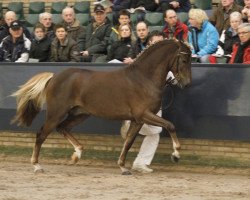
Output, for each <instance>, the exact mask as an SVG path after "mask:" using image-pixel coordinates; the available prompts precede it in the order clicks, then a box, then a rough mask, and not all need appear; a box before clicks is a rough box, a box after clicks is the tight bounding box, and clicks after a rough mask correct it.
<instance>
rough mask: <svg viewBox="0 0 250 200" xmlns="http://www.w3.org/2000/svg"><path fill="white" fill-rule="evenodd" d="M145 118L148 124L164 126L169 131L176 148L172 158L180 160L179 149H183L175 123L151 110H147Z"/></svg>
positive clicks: (175, 160) (174, 160)
mask: <svg viewBox="0 0 250 200" xmlns="http://www.w3.org/2000/svg"><path fill="white" fill-rule="evenodd" d="M143 120H144V121H145V123H147V124H150V125H154V126H161V127H164V128H165V129H166V130H167V131H168V132H169V134H170V137H171V139H172V142H173V149H174V152H173V153H172V155H171V159H172V161H173V162H178V161H179V159H180V153H179V150H180V149H181V145H180V143H179V140H178V138H177V135H176V130H175V126H174V124H173V123H171V122H170V121H168V120H166V119H163V118H161V117H159V116H157V115H155V114H153V113H151V112H145V113H144V116H143Z"/></svg>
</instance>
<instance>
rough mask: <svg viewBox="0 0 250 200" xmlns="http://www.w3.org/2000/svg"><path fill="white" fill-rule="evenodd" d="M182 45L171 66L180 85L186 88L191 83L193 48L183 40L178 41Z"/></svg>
mask: <svg viewBox="0 0 250 200" xmlns="http://www.w3.org/2000/svg"><path fill="white" fill-rule="evenodd" d="M177 42H178V43H179V45H180V47H179V49H178V51H177V55H176V58H175V59H174V63H173V65H172V67H171V71H172V72H173V74H174V76H175V78H176V80H177V81H178V84H177V85H178V86H179V87H180V88H184V87H185V86H187V85H189V84H190V83H191V50H190V48H189V46H188V45H187V44H186V43H184V42H181V41H177Z"/></svg>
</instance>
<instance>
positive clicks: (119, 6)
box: [111, 0, 131, 24]
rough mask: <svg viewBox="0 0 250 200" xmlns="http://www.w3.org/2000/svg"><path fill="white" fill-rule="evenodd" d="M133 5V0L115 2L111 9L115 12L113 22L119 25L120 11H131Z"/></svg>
mask: <svg viewBox="0 0 250 200" xmlns="http://www.w3.org/2000/svg"><path fill="white" fill-rule="evenodd" d="M130 4H131V0H114V1H113V6H112V7H111V8H112V10H113V21H114V24H118V14H119V11H120V10H124V9H129V8H130Z"/></svg>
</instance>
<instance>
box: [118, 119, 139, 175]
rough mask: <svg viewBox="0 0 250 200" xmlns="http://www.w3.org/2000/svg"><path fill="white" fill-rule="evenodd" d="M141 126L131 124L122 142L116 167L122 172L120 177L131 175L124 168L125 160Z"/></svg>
mask: <svg viewBox="0 0 250 200" xmlns="http://www.w3.org/2000/svg"><path fill="white" fill-rule="evenodd" d="M141 127H142V124H138V123H135V122H131V124H130V127H129V130H128V134H127V137H126V140H125V142H124V145H123V148H122V151H121V154H120V157H119V160H118V165H119V167H120V168H121V170H122V175H131V172H130V171H129V170H128V169H127V168H126V167H125V160H126V156H127V153H128V151H129V149H130V147H131V146H132V145H133V143H134V140H135V138H136V135H137V133H138V132H139V131H140V129H141Z"/></svg>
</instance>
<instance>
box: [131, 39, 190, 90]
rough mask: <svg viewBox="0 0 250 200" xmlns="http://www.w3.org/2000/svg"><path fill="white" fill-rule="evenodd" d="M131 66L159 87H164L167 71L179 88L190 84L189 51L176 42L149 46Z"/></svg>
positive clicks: (187, 47) (166, 40)
mask: <svg viewBox="0 0 250 200" xmlns="http://www.w3.org/2000/svg"><path fill="white" fill-rule="evenodd" d="M132 66H135V68H136V69H137V70H140V72H141V74H144V75H145V76H146V77H149V78H151V79H153V80H154V81H153V82H154V83H155V84H158V85H159V86H160V87H163V86H164V85H165V83H166V77H167V74H168V72H169V71H172V73H173V74H174V76H175V78H176V79H177V81H178V86H179V87H181V88H183V87H185V86H186V85H188V84H190V82H191V50H190V48H189V46H188V45H186V44H185V43H183V42H181V41H178V40H173V39H165V40H162V41H158V42H156V43H154V44H152V45H149V46H148V47H147V48H146V49H145V50H144V51H143V52H142V53H141V54H140V55H138V56H137V58H136V61H135V62H134V65H132Z"/></svg>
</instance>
